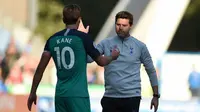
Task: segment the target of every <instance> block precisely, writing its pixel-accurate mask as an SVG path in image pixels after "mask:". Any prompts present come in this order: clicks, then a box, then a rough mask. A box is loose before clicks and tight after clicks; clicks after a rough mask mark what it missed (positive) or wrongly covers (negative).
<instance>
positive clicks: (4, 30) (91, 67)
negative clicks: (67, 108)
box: [0, 0, 200, 112]
mask: <svg viewBox="0 0 200 112" xmlns="http://www.w3.org/2000/svg"><path fill="white" fill-rule="evenodd" d="M69 3H76V4H79V5H80V6H81V7H82V16H83V22H84V24H85V25H90V32H89V33H90V34H91V35H92V37H93V39H94V41H95V42H96V43H98V42H99V41H101V40H102V39H104V38H106V37H108V36H111V35H115V32H114V16H115V14H116V13H117V12H118V11H120V10H128V11H130V12H131V13H132V14H133V15H134V28H133V29H132V31H131V34H132V35H133V36H135V38H137V39H139V40H141V41H143V42H145V43H146V44H147V46H148V48H149V50H150V53H151V55H152V58H153V61H154V64H155V67H156V70H157V73H158V78H159V84H160V93H161V99H160V105H159V110H158V112H200V96H199V95H193V94H192V91H190V88H189V87H190V83H189V82H191V83H192V84H193V83H194V82H199V81H195V80H192V79H190V78H189V76H190V74H196V77H195V78H194V79H196V80H197V79H198V80H200V78H199V77H200V53H199V51H200V43H199V42H200V41H199V39H198V38H197V37H200V0H0V63H1V69H0V112H28V110H27V107H26V101H27V97H28V94H29V91H30V86H31V83H32V78H33V74H34V72H35V69H36V66H37V64H38V62H39V59H40V55H41V53H42V50H43V47H44V44H45V41H46V39H47V38H49V36H50V35H51V34H53V33H54V32H55V31H58V30H60V29H63V28H64V25H63V24H62V15H61V12H62V8H63V6H64V5H65V4H69ZM87 72H88V74H87V75H88V84H89V92H90V97H91V108H92V112H101V105H100V99H101V97H102V95H103V92H104V87H103V84H104V79H103V78H104V77H103V68H102V67H99V66H97V65H96V63H91V64H88V68H87ZM55 73H56V70H55V67H54V63H53V62H52V61H51V62H50V63H49V65H48V67H47V69H46V71H45V74H44V76H43V79H42V82H41V84H40V86H39V88H38V97H39V98H38V103H37V106H33V107H34V110H33V112H54V102H53V101H54V99H53V96H54V92H55V90H54V88H55V83H56V74H55ZM141 78H142V102H141V107H140V112H150V109H149V108H150V100H151V96H152V91H151V87H150V84H149V81H148V80H149V79H148V77H147V75H146V72H145V70H144V68H143V67H142V68H141ZM196 86H197V87H199V86H200V84H197V85H196ZM199 88H200V87H199ZM151 112H153V111H152V110H151Z"/></svg>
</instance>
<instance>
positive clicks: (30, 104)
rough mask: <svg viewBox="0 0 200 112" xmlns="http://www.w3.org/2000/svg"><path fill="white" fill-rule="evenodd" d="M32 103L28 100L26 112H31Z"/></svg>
mask: <svg viewBox="0 0 200 112" xmlns="http://www.w3.org/2000/svg"><path fill="white" fill-rule="evenodd" d="M32 103H33V101H31V100H28V110H29V111H31V107H32Z"/></svg>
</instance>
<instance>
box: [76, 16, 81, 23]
mask: <svg viewBox="0 0 200 112" xmlns="http://www.w3.org/2000/svg"><path fill="white" fill-rule="evenodd" d="M80 21H81V17H79V18H78V20H77V22H76V24H77V25H79V23H80Z"/></svg>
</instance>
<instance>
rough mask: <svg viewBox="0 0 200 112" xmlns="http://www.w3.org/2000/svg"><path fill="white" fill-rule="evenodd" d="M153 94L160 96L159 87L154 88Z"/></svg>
mask: <svg viewBox="0 0 200 112" xmlns="http://www.w3.org/2000/svg"><path fill="white" fill-rule="evenodd" d="M152 89H153V94H159V92H158V86H152Z"/></svg>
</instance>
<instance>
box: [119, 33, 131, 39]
mask: <svg viewBox="0 0 200 112" xmlns="http://www.w3.org/2000/svg"><path fill="white" fill-rule="evenodd" d="M118 37H119V38H121V39H126V38H128V37H130V34H128V35H126V36H123V37H121V36H119V35H118Z"/></svg>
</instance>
